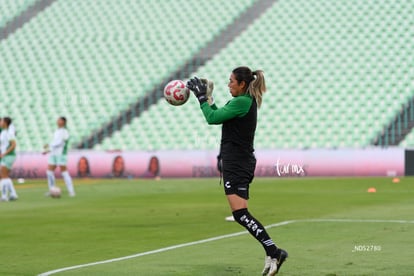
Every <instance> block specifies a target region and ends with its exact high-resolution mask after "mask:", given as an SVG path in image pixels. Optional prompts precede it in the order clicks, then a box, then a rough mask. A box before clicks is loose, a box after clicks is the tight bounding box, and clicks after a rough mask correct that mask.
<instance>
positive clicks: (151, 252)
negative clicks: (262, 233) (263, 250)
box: [38, 219, 414, 276]
mask: <svg viewBox="0 0 414 276" xmlns="http://www.w3.org/2000/svg"><path fill="white" fill-rule="evenodd" d="M298 222H348V223H355V222H360V223H401V224H407V223H412V224H414V220H382V219H369V220H364V219H302V220H286V221H282V222H278V223H274V224H270V225H267V226H266V227H265V228H267V229H269V228H274V227H280V226H284V225H288V224H292V223H298ZM244 234H247V231H241V232H236V233H232V234H227V235H221V236H217V237H212V238H208V239H204V240H198V241H193V242H187V243H181V244H177V245H172V246H168V247H163V248H159V249H155V250H151V251H146V252H141V253H137V254H134V255H129V256H124V257H119V258H114V259H109V260H104V261H98V262H93V263H86V264H80V265H74V266H68V267H63V268H58V269H55V270H51V271H47V272H44V273H41V274H39V275H38V276H48V275H53V274H56V273H59V272H64V271H68V270H75V269H79V268H83V267H88V266H95V265H101V264H108V263H113V262H119V261H124V260H128V259H133V258H139V257H142V256H146V255H152V254H157V253H161V252H165V251H170V250H175V249H178V248H182V247H188V246H193V245H197V244H203V243H208V242H212V241H217V240H222V239H227V238H232V237H237V236H240V235H244Z"/></svg>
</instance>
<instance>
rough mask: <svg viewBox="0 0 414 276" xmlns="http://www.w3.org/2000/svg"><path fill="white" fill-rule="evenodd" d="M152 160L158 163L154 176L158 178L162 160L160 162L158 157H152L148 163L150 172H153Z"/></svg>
mask: <svg viewBox="0 0 414 276" xmlns="http://www.w3.org/2000/svg"><path fill="white" fill-rule="evenodd" d="M152 160H155V162H157V170H156V171H155V173H154V176H158V174H159V173H160V160H158V157H157V156H151V158H150V161H149V163H148V171H149V172H151V162H152Z"/></svg>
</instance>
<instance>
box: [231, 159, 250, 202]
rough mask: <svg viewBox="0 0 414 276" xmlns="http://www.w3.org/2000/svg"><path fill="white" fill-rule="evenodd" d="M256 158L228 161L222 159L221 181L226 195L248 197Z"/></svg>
mask: <svg viewBox="0 0 414 276" xmlns="http://www.w3.org/2000/svg"><path fill="white" fill-rule="evenodd" d="M255 168H256V160H253V159H252V160H250V161H249V162H237V161H236V162H229V161H225V160H223V182H224V192H225V193H226V195H234V194H236V195H238V196H240V197H242V198H244V199H249V187H250V183H251V182H252V181H253V178H254V170H255Z"/></svg>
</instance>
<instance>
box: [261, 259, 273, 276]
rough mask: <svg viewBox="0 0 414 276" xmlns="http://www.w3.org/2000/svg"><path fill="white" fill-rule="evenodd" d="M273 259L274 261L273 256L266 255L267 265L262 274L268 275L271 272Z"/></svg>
mask: <svg viewBox="0 0 414 276" xmlns="http://www.w3.org/2000/svg"><path fill="white" fill-rule="evenodd" d="M271 261H272V258H271V257H270V256H266V257H265V265H264V268H263V271H262V276H266V275H267V273H269V270H270V263H271Z"/></svg>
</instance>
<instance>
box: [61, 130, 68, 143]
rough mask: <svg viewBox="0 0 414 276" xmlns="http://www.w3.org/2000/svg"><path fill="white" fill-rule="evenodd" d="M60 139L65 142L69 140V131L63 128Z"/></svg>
mask: <svg viewBox="0 0 414 276" xmlns="http://www.w3.org/2000/svg"><path fill="white" fill-rule="evenodd" d="M62 140H63V141H65V142H66V141H67V140H69V131H68V130H67V129H65V131H64V132H63V133H62Z"/></svg>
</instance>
